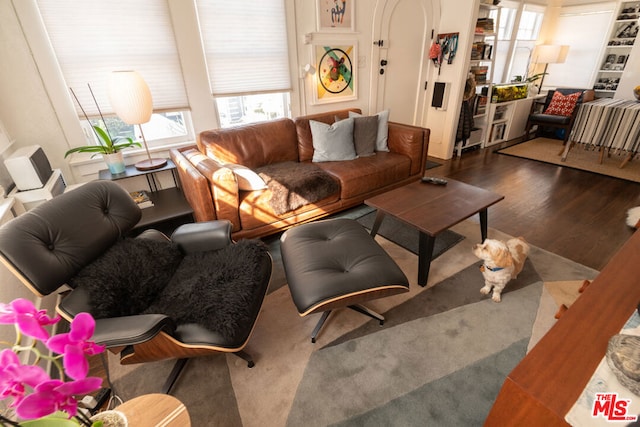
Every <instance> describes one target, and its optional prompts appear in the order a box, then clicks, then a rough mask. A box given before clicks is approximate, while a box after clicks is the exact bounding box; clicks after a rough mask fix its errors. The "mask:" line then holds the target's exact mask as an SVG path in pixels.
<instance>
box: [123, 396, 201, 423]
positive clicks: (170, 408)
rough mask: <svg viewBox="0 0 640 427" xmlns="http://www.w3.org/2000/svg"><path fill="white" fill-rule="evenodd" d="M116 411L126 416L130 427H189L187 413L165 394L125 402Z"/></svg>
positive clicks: (179, 403)
mask: <svg viewBox="0 0 640 427" xmlns="http://www.w3.org/2000/svg"><path fill="white" fill-rule="evenodd" d="M116 410H118V411H120V412H123V413H124V414H125V415H126V416H127V420H128V421H129V426H131V427H155V426H158V425H162V426H176V427H178V426H179V427H190V426H191V420H190V419H189V412H187V408H186V407H185V406H184V404H183V403H182V402H180V401H179V400H178V399H176V398H175V397H173V396H169V395H167V394H160V393H153V394H145V395H143V396H139V397H136V398H135V399H131V400H129V401H126V402H125V403H123V404H122V405H120V406H118V407H116Z"/></svg>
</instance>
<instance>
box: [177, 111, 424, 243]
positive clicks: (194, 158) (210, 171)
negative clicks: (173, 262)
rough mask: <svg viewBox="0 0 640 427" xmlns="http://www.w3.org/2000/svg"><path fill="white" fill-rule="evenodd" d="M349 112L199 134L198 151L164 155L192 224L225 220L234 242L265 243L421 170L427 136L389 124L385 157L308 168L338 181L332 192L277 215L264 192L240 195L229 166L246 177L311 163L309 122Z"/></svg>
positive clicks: (329, 119) (326, 120)
mask: <svg viewBox="0 0 640 427" xmlns="http://www.w3.org/2000/svg"><path fill="white" fill-rule="evenodd" d="M349 111H354V112H357V113H360V110H358V109H351V110H339V111H331V112H327V113H322V114H315V115H309V116H303V117H298V118H297V119H295V120H291V119H278V120H273V121H269V122H263V123H258V124H251V125H245V126H240V127H236V128H228V129H216V130H210V131H204V132H201V133H200V135H198V139H197V144H196V145H194V146H189V147H183V148H179V149H173V150H171V158H172V159H173V161H174V163H175V164H176V166H177V168H178V173H179V175H180V180H181V182H182V187H183V190H184V193H185V196H186V198H187V200H188V201H189V203H190V204H191V206H192V208H193V210H194V217H195V219H196V221H209V220H213V219H226V220H229V221H231V223H232V225H233V233H232V235H233V238H234V239H240V238H252V237H260V236H266V235H269V234H273V233H276V232H278V231H280V230H284V229H287V228H289V227H291V226H293V225H296V224H299V223H304V222H309V221H313V220H316V219H318V218H322V217H326V216H328V215H330V214H332V213H335V212H338V211H341V210H344V209H347V208H350V207H353V206H356V205H358V204H360V203H362V202H363V201H364V200H365V199H366V198H369V197H371V196H373V195H376V194H380V193H382V192H385V191H388V190H391V189H393V188H396V187H399V186H402V185H405V184H407V183H409V182H412V181H415V180H417V179H418V178H420V177H421V176H422V174H423V171H424V169H425V163H426V159H427V149H428V145H429V129H425V128H420V127H416V126H409V125H403V124H399V123H394V122H389V137H388V146H389V152H377V153H376V154H375V155H374V156H370V157H360V158H356V159H355V160H347V161H332V162H320V163H313V164H314V165H317V166H319V167H320V168H322V169H323V170H324V171H326V172H328V173H329V174H330V175H331V176H333V177H334V178H336V179H337V181H338V182H339V183H340V188H339V190H338V191H336V192H334V193H333V194H331V195H329V196H328V197H324V198H322V199H321V200H318V201H316V202H314V203H309V204H306V205H304V206H302V207H299V208H297V209H294V210H292V211H289V212H285V213H283V214H276V213H275V212H274V210H273V209H272V207H271V206H270V204H269V203H268V201H269V199H270V198H271V190H269V189H264V190H255V191H242V190H239V188H238V182H237V179H236V176H235V174H234V172H233V171H232V170H231V169H230V168H228V167H225V166H224V165H225V164H229V163H234V164H240V165H243V166H246V167H248V168H250V169H252V170H255V169H256V168H260V167H263V166H265V165H270V164H276V163H280V162H290V161H294V162H311V159H312V157H313V143H312V137H311V129H310V126H309V121H310V120H315V121H320V122H324V123H327V124H332V123H334V121H335V120H336V118H339V119H344V118H347V117H348V115H349Z"/></svg>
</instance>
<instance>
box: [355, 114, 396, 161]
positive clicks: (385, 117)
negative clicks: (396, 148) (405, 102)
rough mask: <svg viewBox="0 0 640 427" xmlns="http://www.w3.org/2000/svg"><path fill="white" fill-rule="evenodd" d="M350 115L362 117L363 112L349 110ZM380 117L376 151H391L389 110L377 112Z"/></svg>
mask: <svg viewBox="0 0 640 427" xmlns="http://www.w3.org/2000/svg"><path fill="white" fill-rule="evenodd" d="M349 117H362V114H359V113H356V112H354V111H349ZM376 117H378V135H377V138H376V151H389V146H388V141H389V110H384V111H381V112H379V113H378V114H376Z"/></svg>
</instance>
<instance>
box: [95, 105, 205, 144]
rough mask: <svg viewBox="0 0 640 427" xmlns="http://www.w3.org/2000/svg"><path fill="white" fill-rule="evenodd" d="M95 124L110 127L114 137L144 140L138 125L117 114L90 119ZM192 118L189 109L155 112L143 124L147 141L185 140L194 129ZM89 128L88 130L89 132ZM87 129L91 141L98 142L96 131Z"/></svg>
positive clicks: (159, 142) (172, 141)
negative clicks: (130, 123)
mask: <svg viewBox="0 0 640 427" xmlns="http://www.w3.org/2000/svg"><path fill="white" fill-rule="evenodd" d="M89 121H90V123H91V124H92V125H94V126H99V127H101V128H103V129H108V130H109V132H110V135H111V137H112V138H116V137H123V138H132V139H133V140H134V141H142V134H141V133H140V128H139V127H138V126H137V125H129V124H127V123H125V122H123V121H122V120H120V118H119V117H117V116H105V117H104V120H102V118H92V119H90V120H89ZM190 123H191V118H190V116H189V112H188V111H184V112H183V111H170V112H164V113H153V114H152V115H151V120H149V121H148V122H147V123H144V124H143V125H142V131H143V132H144V136H145V139H146V140H147V143H150V142H151V141H153V144H151V143H150V145H153V146H160V145H167V144H172V143H177V142H181V141H185V140H186V139H188V138H189V137H190V136H191V135H193V130H192V129H191V126H190ZM87 130H88V132H87ZM87 130H85V135H86V136H87V138H88V140H89V141H90V143H94V144H98V140H97V137H96V136H95V133H94V132H92V131H91V128H88V129H87Z"/></svg>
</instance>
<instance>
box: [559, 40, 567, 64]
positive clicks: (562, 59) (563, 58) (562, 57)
mask: <svg viewBox="0 0 640 427" xmlns="http://www.w3.org/2000/svg"><path fill="white" fill-rule="evenodd" d="M568 54H569V45H568V44H563V45H562V46H560V55H559V56H558V62H557V63H558V64H563V63H564V62H565V61H566V60H567V55H568Z"/></svg>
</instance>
